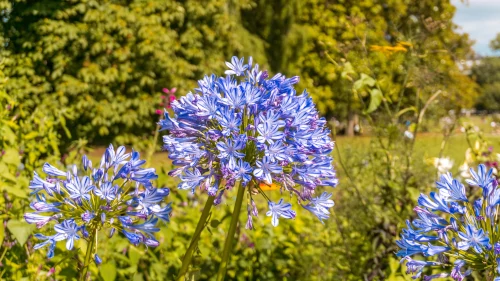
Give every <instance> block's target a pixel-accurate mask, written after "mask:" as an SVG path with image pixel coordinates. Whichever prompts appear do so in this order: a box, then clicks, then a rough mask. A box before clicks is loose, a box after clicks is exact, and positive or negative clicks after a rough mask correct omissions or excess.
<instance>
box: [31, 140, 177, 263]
mask: <svg viewBox="0 0 500 281" xmlns="http://www.w3.org/2000/svg"><path fill="white" fill-rule="evenodd" d="M145 162H146V161H144V160H141V159H140V155H139V153H138V152H137V151H132V152H131V153H126V151H125V147H123V146H120V147H119V148H118V149H117V150H116V151H115V149H114V148H113V146H112V145H110V146H109V147H108V148H107V149H106V151H105V153H104V155H103V156H102V159H101V162H100V164H99V166H98V167H95V168H94V167H93V166H92V162H91V161H90V160H89V159H88V158H87V156H83V159H82V165H81V167H82V169H78V167H77V165H73V166H71V167H70V169H69V170H68V171H67V172H64V171H61V170H59V169H58V168H56V167H54V166H52V165H50V164H48V163H45V165H43V172H44V173H45V174H47V175H48V177H47V178H45V179H43V178H42V177H40V176H39V175H38V174H37V173H36V172H35V176H34V178H33V180H32V181H31V182H30V185H29V188H30V189H31V190H32V194H33V195H35V198H36V200H35V201H33V202H32V203H31V204H30V207H31V208H32V209H33V210H34V212H32V213H26V214H25V215H24V218H25V220H26V221H27V222H28V223H30V224H35V225H36V226H37V227H38V228H42V227H43V226H45V225H51V226H52V227H53V229H54V231H55V234H54V235H52V236H45V235H42V234H35V238H38V239H39V240H42V241H43V242H41V243H39V244H36V245H35V249H39V248H42V247H45V246H48V249H49V250H48V253H47V256H48V257H49V258H51V257H53V255H54V249H55V245H56V242H58V241H63V240H64V241H66V248H67V249H68V250H72V249H73V248H74V243H75V241H76V240H79V239H85V240H89V239H91V237H92V233H97V231H105V230H107V231H108V234H109V236H112V235H113V234H114V233H115V232H116V230H118V231H121V232H122V233H123V234H124V235H125V237H127V238H128V239H129V241H130V242H131V243H132V244H134V245H139V244H144V245H146V246H151V247H155V246H157V245H158V244H159V243H158V241H157V240H156V239H155V237H154V233H155V232H157V231H159V229H158V228H157V227H156V225H157V223H158V222H159V221H165V222H168V221H169V215H170V212H171V210H172V209H171V206H170V204H165V203H163V202H164V199H165V197H166V196H167V195H168V194H169V189H168V188H155V187H153V185H152V180H154V179H156V178H157V177H158V176H157V175H156V172H155V170H154V169H153V168H144V167H142V166H143V165H144V164H145ZM51 222H53V223H51ZM94 237H95V236H94ZM92 245H93V246H94V249H92V250H93V253H94V256H95V262H96V263H100V262H101V259H100V258H99V256H98V255H97V254H96V253H95V251H96V249H97V248H96V245H95V244H94V243H92Z"/></svg>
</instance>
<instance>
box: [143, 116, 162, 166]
mask: <svg viewBox="0 0 500 281" xmlns="http://www.w3.org/2000/svg"><path fill="white" fill-rule="evenodd" d="M160 120H161V119H160ZM159 132H160V125H156V130H155V134H154V137H153V140H152V141H151V144H150V146H149V151H148V155H147V157H146V163H150V161H151V157H153V154H155V151H156V143H157V142H158V136H159Z"/></svg>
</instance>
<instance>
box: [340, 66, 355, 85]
mask: <svg viewBox="0 0 500 281" xmlns="http://www.w3.org/2000/svg"><path fill="white" fill-rule="evenodd" d="M355 74H356V72H355V71H354V68H353V67H352V64H351V63H350V62H347V63H345V64H344V69H343V70H342V73H341V74H340V77H342V79H347V80H349V81H352V76H353V75H355Z"/></svg>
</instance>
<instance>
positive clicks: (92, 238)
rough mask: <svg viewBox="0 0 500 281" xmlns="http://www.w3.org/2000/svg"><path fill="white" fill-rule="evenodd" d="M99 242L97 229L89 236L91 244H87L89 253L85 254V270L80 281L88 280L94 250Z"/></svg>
mask: <svg viewBox="0 0 500 281" xmlns="http://www.w3.org/2000/svg"><path fill="white" fill-rule="evenodd" d="M96 240H97V228H96V229H95V230H92V233H91V234H90V236H89V243H88V244H87V252H86V253H85V259H84V262H83V270H82V274H81V275H80V281H85V280H87V274H88V272H89V267H90V261H91V259H92V249H94V247H95V246H96V242H97V241H96Z"/></svg>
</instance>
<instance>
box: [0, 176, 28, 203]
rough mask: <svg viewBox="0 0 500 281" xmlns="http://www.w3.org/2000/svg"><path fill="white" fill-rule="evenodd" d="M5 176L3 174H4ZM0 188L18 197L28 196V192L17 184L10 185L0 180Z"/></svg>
mask: <svg viewBox="0 0 500 281" xmlns="http://www.w3.org/2000/svg"><path fill="white" fill-rule="evenodd" d="M4 176H5V175H4ZM0 190H5V191H7V192H8V193H10V194H12V195H14V196H15V197H18V198H28V192H27V190H26V189H23V188H22V187H20V186H19V185H15V186H13V185H10V184H6V183H4V182H1V181H0Z"/></svg>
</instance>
